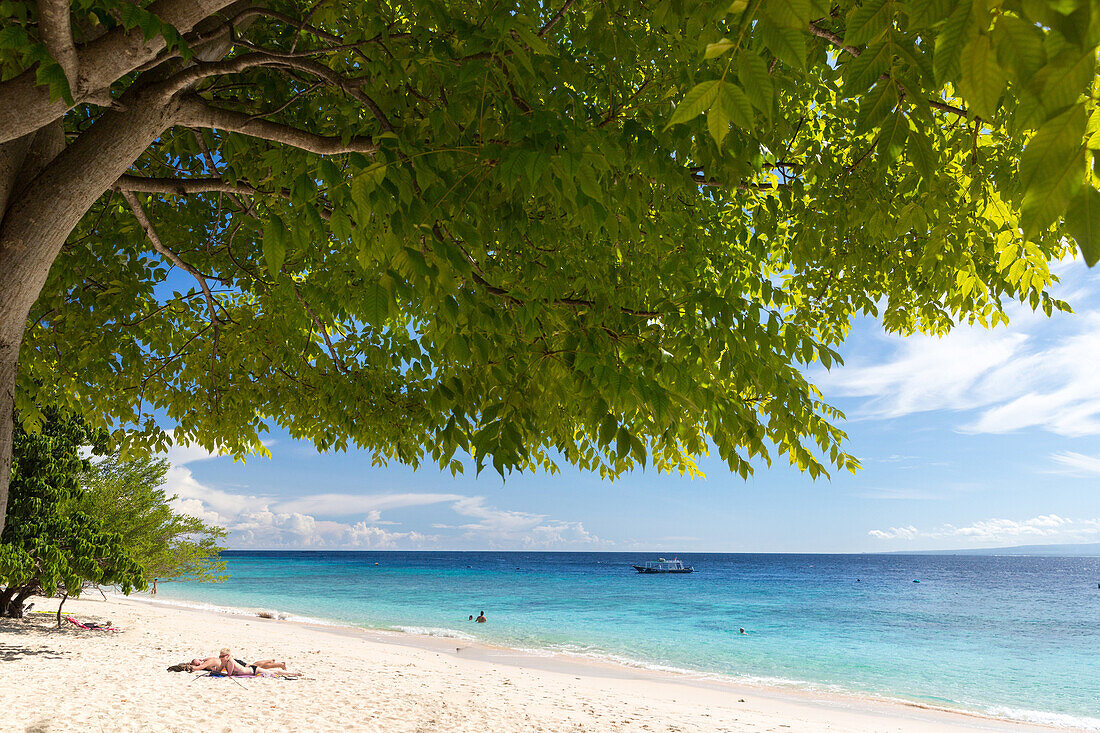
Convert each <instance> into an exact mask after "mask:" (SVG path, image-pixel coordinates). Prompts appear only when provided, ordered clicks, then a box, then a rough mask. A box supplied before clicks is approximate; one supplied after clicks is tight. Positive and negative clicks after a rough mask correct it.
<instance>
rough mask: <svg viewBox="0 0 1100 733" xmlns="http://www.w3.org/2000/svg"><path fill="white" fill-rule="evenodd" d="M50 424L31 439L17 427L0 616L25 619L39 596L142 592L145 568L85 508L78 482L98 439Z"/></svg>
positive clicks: (50, 418) (63, 420)
mask: <svg viewBox="0 0 1100 733" xmlns="http://www.w3.org/2000/svg"><path fill="white" fill-rule="evenodd" d="M45 416H46V418H47V420H46V423H45V424H44V425H43V426H42V428H41V430H39V431H37V432H35V433H33V434H31V433H27V432H26V431H24V430H23V429H22V428H21V427H18V426H17V427H16V432H15V441H14V444H13V453H12V458H13V460H12V479H11V484H10V487H11V494H10V497H9V499H8V514H7V523H6V524H5V526H4V532H3V535H0V601H3V603H0V615H20V613H21V611H22V607H21V606H22V597H25V596H26V595H28V594H29V593H32V592H35V591H38V590H41V591H42V592H44V593H45V594H46V595H53V593H55V592H56V591H57V590H58V589H59V588H61V589H63V590H64V592H66V593H68V594H70V595H79V594H80V591H81V589H82V588H83V587H84V585H85V584H86V583H96V584H99V585H118V586H120V587H121V589H122V591H123V592H124V593H129V592H130V590H131V589H133V588H135V587H143V586H144V583H143V581H142V579H141V567H140V566H139V565H138V564H137V563H136V562H135V559H134V557H133V555H132V554H131V553H130V551H129V548H127V547H126V546H125V544H124V543H123V541H122V538H121V537H120V536H119V534H118V533H117V532H113V531H111V530H110V529H109V527H110V525H105V524H104V523H103V522H102V521H101V520H100V519H99V518H98V517H96V516H95V515H94V514H92V513H89V512H87V511H84V507H82V506H81V492H80V487H79V483H78V481H79V476H80V474H81V472H82V471H83V470H85V469H86V468H87V467H88V460H87V459H85V458H82V457H81V454H80V451H81V449H82V448H83V447H84V446H86V445H87V444H88V443H90V442H92V440H93V439H94V438H95V437H96V436H95V435H93V434H92V432H90V431H89V430H88V429H87V426H86V425H85V424H84V422H83V421H81V420H79V419H77V418H73V417H72V416H69V415H64V414H62V413H60V412H58V411H57V410H54V409H47V410H46V411H45ZM20 596H22V597H20ZM16 600H17V603H16V604H15V605H14V606H12V605H10V604H11V603H12V601H16Z"/></svg>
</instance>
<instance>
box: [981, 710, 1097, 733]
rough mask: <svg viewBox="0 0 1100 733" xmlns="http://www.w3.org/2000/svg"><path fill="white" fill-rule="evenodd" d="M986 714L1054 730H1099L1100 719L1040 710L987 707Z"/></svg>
mask: <svg viewBox="0 0 1100 733" xmlns="http://www.w3.org/2000/svg"><path fill="white" fill-rule="evenodd" d="M986 712H987V713H988V714H989V715H993V716H995V717H998V718H1008V719H1009V720H1019V721H1021V722H1024V723H1034V724H1036V725H1049V726H1052V727H1055V728H1079V729H1083V730H1100V718H1089V717H1086V716H1083V715H1069V714H1067V713H1045V712H1043V711H1041V710H1027V709H1025V708H1011V707H1007V706H1003V705H999V706H993V707H987V708H986Z"/></svg>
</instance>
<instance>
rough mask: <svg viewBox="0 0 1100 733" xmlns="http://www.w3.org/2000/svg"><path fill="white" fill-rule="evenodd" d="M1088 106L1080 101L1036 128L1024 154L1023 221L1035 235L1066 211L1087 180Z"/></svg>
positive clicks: (1028, 233) (1028, 232) (1029, 233)
mask: <svg viewBox="0 0 1100 733" xmlns="http://www.w3.org/2000/svg"><path fill="white" fill-rule="evenodd" d="M1085 122H1086V120H1085V108H1084V106H1083V105H1080V104H1076V105H1074V106H1073V107H1071V108H1069V109H1068V110H1066V111H1065V112H1063V113H1062V114H1060V115H1057V116H1056V117H1054V118H1052V119H1050V120H1048V121H1047V122H1046V123H1044V124H1043V126H1042V127H1040V128H1039V129H1038V131H1036V133H1035V135H1034V136H1033V137H1032V138H1031V140H1030V141H1029V142H1028V144H1027V148H1025V149H1024V152H1023V154H1022V155H1021V156H1020V175H1019V186H1020V190H1021V191H1022V194H1023V195H1022V199H1023V202H1022V204H1021V210H1022V214H1021V224H1022V226H1023V229H1024V236H1026V237H1029V238H1030V237H1033V236H1035V235H1036V234H1037V233H1038V232H1039V231H1041V230H1042V229H1045V228H1046V227H1047V226H1049V225H1050V224H1051V223H1052V222H1053V221H1054V220H1055V219H1057V218H1058V216H1059V215H1061V213H1062V212H1063V211H1064V210H1065V208H1066V205H1067V204H1068V203H1069V199H1070V198H1071V197H1072V196H1073V194H1074V192H1075V191H1076V189H1077V187H1079V186H1080V185H1081V183H1082V181H1083V180H1084V173H1085V169H1084V147H1083V142H1082V138H1083V136H1084V132H1085Z"/></svg>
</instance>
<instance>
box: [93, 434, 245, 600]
mask: <svg viewBox="0 0 1100 733" xmlns="http://www.w3.org/2000/svg"><path fill="white" fill-rule="evenodd" d="M168 468H169V466H168V462H167V461H166V460H164V459H163V458H148V457H145V458H135V459H133V460H129V461H123V460H121V459H120V458H119V457H118V455H117V454H115V455H111V456H108V457H106V458H104V459H102V460H99V461H96V462H94V463H92V465H91V466H90V467H89V470H88V471H87V472H85V473H84V474H83V475H82V476H81V477H80V484H81V493H80V509H81V510H82V511H84V512H86V513H87V514H88V515H89V516H92V517H95V518H97V519H98V520H99V521H100V523H101V524H102V525H103V526H104V527H109V528H110V529H111V531H113V532H117V533H118V534H119V537H120V540H121V543H122V545H123V546H124V547H125V548H126V551H127V552H128V554H129V555H130V557H132V558H133V559H134V561H135V562H137V564H138V565H140V566H141V570H142V580H143V581H144V582H145V584H149V583H151V582H152V581H153V580H159V581H165V580H190V581H198V582H217V581H220V580H224V579H225V578H226V577H227V576H226V575H225V562H224V561H222V560H219V559H218V553H219V551H220V550H221V547H219V545H218V541H219V540H221V539H223V538H224V537H225V536H226V531H225V530H224V529H222V528H221V527H216V526H213V525H210V524H207V523H205V522H203V521H202V520H201V519H199V518H197V517H193V516H190V515H187V514H181V513H179V511H178V510H177V509H176V508H174V507H173V506H172V503H171V502H172V501H173V500H174V499H175V498H176V497H174V496H168V495H166V494H165V492H164V489H163V488H162V487H163V486H164V480H165V475H166V474H167V473H168Z"/></svg>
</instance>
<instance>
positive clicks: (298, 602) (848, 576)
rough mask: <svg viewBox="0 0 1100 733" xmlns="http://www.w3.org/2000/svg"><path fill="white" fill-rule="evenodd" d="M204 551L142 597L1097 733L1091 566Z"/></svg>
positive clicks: (1097, 597)
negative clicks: (678, 568) (658, 565)
mask: <svg viewBox="0 0 1100 733" xmlns="http://www.w3.org/2000/svg"><path fill="white" fill-rule="evenodd" d="M223 556H224V558H225V559H226V560H227V561H228V566H229V573H230V574H231V579H230V580H228V581H227V582H225V583H220V584H199V583H164V584H161V585H160V586H159V593H158V596H157V598H158V599H160V600H173V601H177V602H184V603H187V604H200V605H210V606H217V607H220V608H233V609H241V610H242V611H245V612H255V611H257V610H261V609H262V610H271V611H277V612H281V613H285V614H289V615H290V616H291V617H297V618H304V619H308V620H312V621H321V622H327V623H334V624H340V625H349V626H359V627H364V628H370V629H386V630H391V631H399V632H407V633H417V634H428V635H434V636H446V637H454V638H457V639H465V640H470V641H475V640H476V641H481V642H486V643H489V644H496V645H501V646H506V647H512V648H518V649H526V650H531V651H534V652H536V653H551V652H565V653H570V654H575V655H581V656H585V657H589V658H595V659H601V660H608V661H615V662H619V663H623V664H628V665H633V666H639V667H647V668H652V669H663V670H680V671H686V672H691V673H694V674H698V675H703V676H712V677H729V678H735V679H737V680H740V681H749V682H758V683H763V684H770V685H778V686H790V687H795V688H801V689H810V690H827V691H839V692H847V693H852V694H856V695H861V696H872V697H878V698H887V699H900V700H905V701H910V702H919V703H924V704H929V705H934V706H940V707H945V708H955V709H960V710H965V711H972V712H980V713H985V714H991V715H995V716H998V717H1004V718H1012V719H1017V720H1024V721H1029V722H1034V723H1046V724H1049V725H1059V726H1067V727H1068V726H1075V727H1083V728H1091V729H1096V730H1100V587H1098V583H1100V557H1020V556H984V557H979V556H958V555H772V554H769V555H759V554H692V555H681V556H679V558H680V559H681V560H683V561H684V562H685V563H687V564H691V565H693V566H694V567H695V570H696V572H695V573H693V574H690V575H639V574H637V573H635V572H634V571H633V570H632V569H631V567H630V566H631V564H632V563H641V562H643V561H645V560H654V559H656V556H655V555H644V554H639V553H603V552H601V553H586V552H570V553H553V552H531V553H524V552H244V551H230V552H226V553H224V555H223ZM670 559H671V558H670ZM917 581H919V582H917ZM480 611H484V612H485V614H486V616H487V618H488V623H484V624H475V623H473V622H470V621H469V620H468V616H470V615H473V616H477V615H478V613H479V612H480ZM742 628H744V629H745V633H744V634H742V633H741V632H740V629H742Z"/></svg>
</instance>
